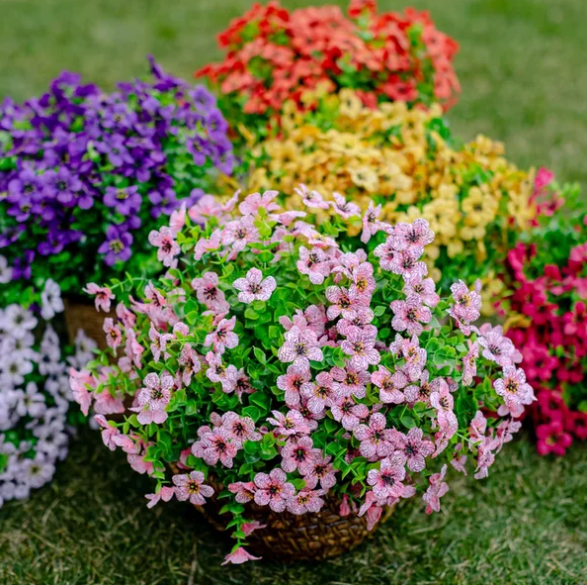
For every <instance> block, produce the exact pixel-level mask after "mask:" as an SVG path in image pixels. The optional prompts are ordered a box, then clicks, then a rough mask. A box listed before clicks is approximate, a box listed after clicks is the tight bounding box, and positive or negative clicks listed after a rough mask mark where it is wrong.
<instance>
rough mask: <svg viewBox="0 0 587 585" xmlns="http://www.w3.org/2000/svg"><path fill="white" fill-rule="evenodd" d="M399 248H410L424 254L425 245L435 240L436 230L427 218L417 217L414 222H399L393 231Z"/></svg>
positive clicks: (396, 245)
mask: <svg viewBox="0 0 587 585" xmlns="http://www.w3.org/2000/svg"><path fill="white" fill-rule="evenodd" d="M393 238H394V243H395V247H396V249H397V250H410V251H414V252H419V256H421V255H422V250H423V248H424V246H427V245H428V244H430V243H432V242H433V241H434V232H433V231H432V230H431V229H430V225H429V223H428V222H427V221H426V220H425V219H420V218H419V219H416V220H415V221H414V222H413V223H412V224H409V223H398V224H397V225H396V226H395V229H394V231H393Z"/></svg>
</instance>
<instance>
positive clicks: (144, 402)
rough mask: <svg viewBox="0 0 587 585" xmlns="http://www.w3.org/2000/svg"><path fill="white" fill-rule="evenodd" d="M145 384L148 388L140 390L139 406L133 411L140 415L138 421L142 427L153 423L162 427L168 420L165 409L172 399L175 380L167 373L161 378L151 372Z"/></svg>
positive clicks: (144, 381)
mask: <svg viewBox="0 0 587 585" xmlns="http://www.w3.org/2000/svg"><path fill="white" fill-rule="evenodd" d="M143 383H144V384H145V386H146V388H142V389H141V390H140V392H139V395H138V397H137V403H138V406H137V407H134V408H131V410H133V411H134V412H138V413H139V416H138V420H139V422H140V423H141V424H142V425H148V424H149V423H152V422H154V423H156V424H158V425H160V424H162V423H164V422H165V421H166V420H167V413H166V412H165V407H166V406H167V404H168V403H169V398H170V397H171V389H172V388H173V378H172V377H171V376H170V375H169V374H168V373H167V372H163V373H162V374H161V378H159V376H158V375H157V374H156V373H155V372H151V373H150V374H147V375H146V376H145V379H144V380H143Z"/></svg>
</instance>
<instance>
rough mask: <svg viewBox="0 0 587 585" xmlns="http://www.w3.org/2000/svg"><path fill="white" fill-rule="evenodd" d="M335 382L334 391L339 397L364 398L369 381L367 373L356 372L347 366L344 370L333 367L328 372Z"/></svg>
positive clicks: (362, 371) (355, 369) (363, 371)
mask: <svg viewBox="0 0 587 585" xmlns="http://www.w3.org/2000/svg"><path fill="white" fill-rule="evenodd" d="M330 375H331V376H332V377H333V379H334V380H335V382H334V389H335V391H336V392H337V394H338V395H340V396H351V395H352V396H355V397H356V398H364V397H365V395H366V393H367V388H366V386H367V384H368V383H369V382H370V381H371V377H370V375H369V372H366V371H365V370H358V369H357V368H353V367H352V366H351V365H349V364H347V365H346V366H345V367H344V368H339V367H337V366H335V367H334V368H332V370H330Z"/></svg>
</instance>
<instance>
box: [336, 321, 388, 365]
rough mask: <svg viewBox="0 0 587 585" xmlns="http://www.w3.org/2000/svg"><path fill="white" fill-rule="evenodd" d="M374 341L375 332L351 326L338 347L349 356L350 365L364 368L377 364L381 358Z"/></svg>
mask: <svg viewBox="0 0 587 585" xmlns="http://www.w3.org/2000/svg"><path fill="white" fill-rule="evenodd" d="M376 341H377V334H376V332H373V331H366V330H365V331H361V330H360V329H358V328H352V329H350V330H349V333H348V335H347V338H346V339H345V340H344V341H343V342H342V343H341V345H340V347H341V349H342V351H344V353H346V354H347V355H350V356H351V359H350V360H349V364H350V365H351V367H353V368H355V369H357V370H366V369H367V368H368V367H369V366H370V365H371V366H374V365H377V364H378V363H379V361H380V360H381V355H380V354H379V352H378V351H377V350H376V349H375V342H376Z"/></svg>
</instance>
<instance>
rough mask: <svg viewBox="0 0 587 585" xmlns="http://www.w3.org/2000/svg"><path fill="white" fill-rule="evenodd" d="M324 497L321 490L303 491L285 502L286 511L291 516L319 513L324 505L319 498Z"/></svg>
mask: <svg viewBox="0 0 587 585" xmlns="http://www.w3.org/2000/svg"><path fill="white" fill-rule="evenodd" d="M322 495H324V492H323V491H322V490H308V489H304V490H302V491H300V492H298V493H297V494H296V495H295V496H293V497H292V498H291V499H289V500H288V501H287V511H288V512H290V513H291V514H296V515H299V514H305V513H306V512H313V513H314V514H315V513H317V512H319V511H320V510H321V509H322V506H323V505H324V500H323V499H322V498H321V497H320V496H322Z"/></svg>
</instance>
